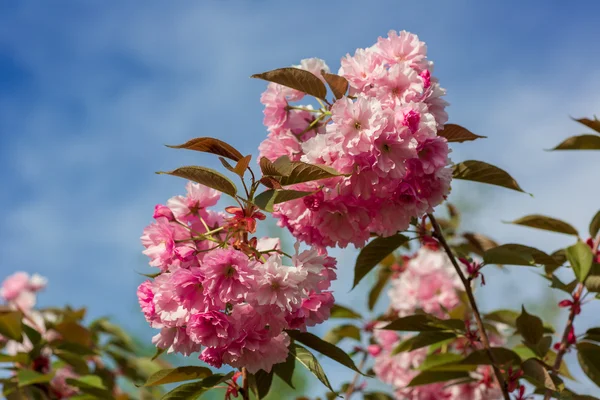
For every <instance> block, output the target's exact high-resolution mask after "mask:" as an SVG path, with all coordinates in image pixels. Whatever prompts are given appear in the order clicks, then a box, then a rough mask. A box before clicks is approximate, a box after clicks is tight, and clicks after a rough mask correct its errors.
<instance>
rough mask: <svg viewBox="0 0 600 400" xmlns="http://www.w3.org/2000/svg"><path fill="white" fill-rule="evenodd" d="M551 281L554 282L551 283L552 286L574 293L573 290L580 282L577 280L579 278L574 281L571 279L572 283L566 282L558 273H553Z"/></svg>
mask: <svg viewBox="0 0 600 400" xmlns="http://www.w3.org/2000/svg"><path fill="white" fill-rule="evenodd" d="M550 281H551V282H552V284H551V285H550V287H551V288H554V289H559V290H562V291H563V292H566V293H569V294H571V293H573V290H575V287H576V286H577V284H578V283H579V282H577V279H574V280H573V281H571V283H569V284H565V283H563V282H562V281H561V280H560V279H558V277H557V276H556V275H552V276H551V277H550Z"/></svg>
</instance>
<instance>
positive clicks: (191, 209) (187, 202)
mask: <svg viewBox="0 0 600 400" xmlns="http://www.w3.org/2000/svg"><path fill="white" fill-rule="evenodd" d="M186 189H187V195H186V196H175V197H172V198H170V199H169V201H167V207H169V209H170V210H171V211H172V212H173V215H174V216H175V218H176V219H177V220H178V221H181V222H191V221H194V220H195V219H196V218H198V217H200V216H202V211H203V210H204V209H206V208H207V207H210V206H214V205H215V204H217V201H218V200H219V198H220V197H221V193H220V192H218V191H217V190H215V189H211V188H209V187H206V186H204V185H201V184H199V183H193V182H188V184H187V186H186Z"/></svg>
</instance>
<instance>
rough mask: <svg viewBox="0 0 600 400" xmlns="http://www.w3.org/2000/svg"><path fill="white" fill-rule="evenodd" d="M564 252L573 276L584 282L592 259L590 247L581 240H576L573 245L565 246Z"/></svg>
mask: <svg viewBox="0 0 600 400" xmlns="http://www.w3.org/2000/svg"><path fill="white" fill-rule="evenodd" d="M566 253H567V260H569V264H571V268H573V272H575V276H576V277H577V279H578V280H579V282H585V278H587V276H588V274H589V273H590V270H591V268H592V262H593V261H594V254H593V253H592V249H590V247H589V246H588V245H587V244H585V243H583V242H582V241H578V242H577V243H575V244H574V245H573V246H571V247H567V250H566Z"/></svg>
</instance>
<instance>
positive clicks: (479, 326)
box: [427, 214, 510, 400]
mask: <svg viewBox="0 0 600 400" xmlns="http://www.w3.org/2000/svg"><path fill="white" fill-rule="evenodd" d="M427 215H428V216H429V220H430V221H431V225H432V226H433V230H434V237H435V238H436V239H437V240H438V241H439V242H440V244H441V245H442V247H443V248H444V250H445V251H446V254H448V257H449V258H450V261H451V262H452V265H453V266H454V269H455V270H456V273H457V274H458V276H459V277H460V281H461V282H462V284H463V286H464V287H465V292H466V293H467V297H468V298H469V303H470V304H471V309H472V310H473V314H474V316H475V321H476V322H477V330H478V331H479V335H480V336H481V343H482V344H483V347H484V348H485V351H486V353H487V355H488V358H489V359H490V361H491V362H492V367H493V369H494V374H495V375H496V379H497V380H498V384H499V385H500V389H501V390H502V396H503V397H504V400H510V397H509V395H508V390H507V387H506V381H505V380H504V377H503V376H502V372H501V371H500V368H498V364H497V363H496V359H495V357H494V354H493V353H492V351H491V346H490V340H489V338H488V335H487V332H486V331H485V327H484V326H483V320H482V319H481V314H480V313H479V308H478V307H477V303H476V302H475V297H474V296H473V290H472V289H471V283H470V282H469V281H468V280H467V278H465V275H464V274H463V272H462V270H461V269H460V266H459V265H458V262H457V261H456V257H454V253H452V249H450V246H449V245H448V242H446V238H445V237H444V234H443V232H442V229H441V228H440V225H439V224H438V222H437V220H436V219H435V217H434V216H433V214H427Z"/></svg>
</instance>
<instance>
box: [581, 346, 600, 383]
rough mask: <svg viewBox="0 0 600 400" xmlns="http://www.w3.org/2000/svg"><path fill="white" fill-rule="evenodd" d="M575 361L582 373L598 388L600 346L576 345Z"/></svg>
mask: <svg viewBox="0 0 600 400" xmlns="http://www.w3.org/2000/svg"><path fill="white" fill-rule="evenodd" d="M577 359H578V360H579V365H580V366H581V369H583V372H585V374H586V375H587V376H588V378H590V379H591V380H592V381H593V382H594V383H595V384H596V385H597V386H600V346H597V345H595V344H592V343H587V342H579V343H577Z"/></svg>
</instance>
